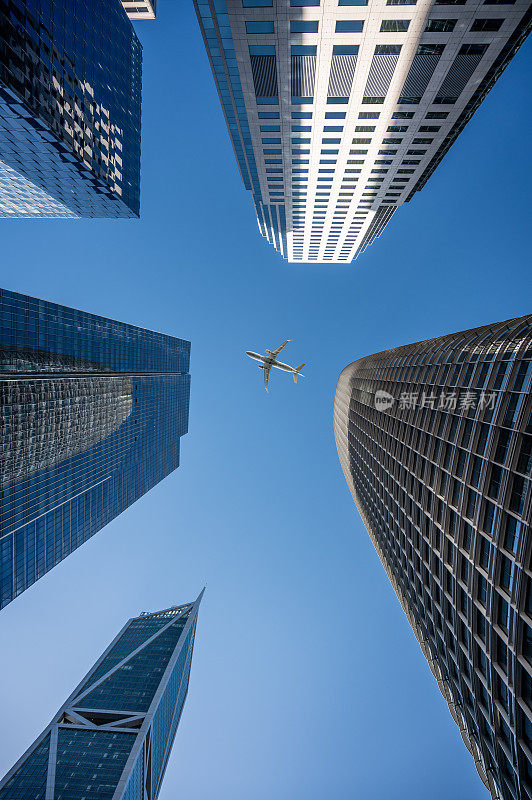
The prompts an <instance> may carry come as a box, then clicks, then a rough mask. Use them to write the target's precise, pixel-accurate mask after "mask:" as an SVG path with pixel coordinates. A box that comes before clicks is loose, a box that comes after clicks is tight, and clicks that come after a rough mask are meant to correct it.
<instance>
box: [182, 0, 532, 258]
mask: <svg viewBox="0 0 532 800" xmlns="http://www.w3.org/2000/svg"><path fill="white" fill-rule="evenodd" d="M194 2H195V5H196V10H197V14H198V19H199V21H200V26H201V30H202V33H203V37H204V41H205V46H206V48H207V52H208V54H209V58H210V62H211V67H212V71H213V74H214V77H215V80H216V84H217V87H218V93H219V95H220V100H221V102H222V106H223V110H224V114H225V118H226V122H227V126H228V128H229V133H230V135H231V139H232V143H233V148H234V151H235V155H236V158H237V161H238V165H239V167H240V173H241V176H242V180H243V182H244V186H245V187H246V189H248V190H249V191H251V193H252V196H253V202H254V205H255V210H256V214H257V220H258V224H259V228H260V231H261V233H262V235H263V236H265V237H266V238H267V239H268V241H269V242H270V244H272V245H273V246H274V247H275V249H276V250H277V251H278V252H279V253H281V255H282V256H283V257H284V258H286V259H288V260H289V261H292V262H294V261H322V262H327V261H331V262H345V261H351V260H352V259H353V258H356V257H357V256H358V255H359V254H360V253H361V252H363V250H364V249H365V248H366V247H367V246H368V245H369V244H371V242H373V240H374V239H375V238H376V237H377V236H378V235H379V234H380V233H381V232H382V230H383V228H384V226H385V225H386V223H387V222H388V221H389V219H390V218H391V217H392V215H393V213H394V211H395V209H396V208H397V207H398V206H400V205H401V204H402V203H404V202H405V201H408V200H410V199H411V198H412V197H413V196H414V193H415V192H417V191H419V190H420V189H421V188H422V187H423V186H424V185H425V183H426V181H427V180H428V178H429V176H430V175H431V174H432V172H433V171H434V169H435V168H436V166H437V165H438V163H439V162H440V161H441V159H442V158H443V156H444V155H445V153H446V152H447V150H448V149H449V147H450V146H451V144H452V143H453V142H454V140H455V139H456V137H457V136H458V134H459V133H460V131H461V130H462V128H463V127H464V126H465V124H466V123H467V121H468V120H469V119H470V117H471V116H472V114H473V113H474V111H475V110H476V109H477V108H478V106H479V105H480V103H481V102H482V100H483V99H484V97H485V96H486V94H487V93H488V92H489V90H490V89H491V87H492V86H493V84H494V83H495V81H496V80H497V78H498V77H499V75H500V74H501V72H502V71H503V70H504V68H505V67H506V66H507V64H508V63H509V61H510V59H511V58H512V57H513V55H514V54H515V53H516V52H517V50H518V49H519V46H520V45H521V43H522V42H523V41H524V39H525V37H526V35H527V33H528V31H529V30H530V26H531V21H532V14H531V12H530V10H527V8H528V5H529V3H528V0H468V2H466V0H432V1H431V0H417V2H416V0H386V2H384V0H381V2H379V3H377V2H376V0H370V3H369V5H368V0H321V2H320V0H194Z"/></svg>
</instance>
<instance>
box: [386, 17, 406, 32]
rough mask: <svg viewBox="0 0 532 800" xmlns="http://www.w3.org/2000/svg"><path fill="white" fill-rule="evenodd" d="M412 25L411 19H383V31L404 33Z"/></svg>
mask: <svg viewBox="0 0 532 800" xmlns="http://www.w3.org/2000/svg"><path fill="white" fill-rule="evenodd" d="M409 25H410V20H409V19H383V20H382V22H381V33H404V32H406V31H407V30H408V26H409Z"/></svg>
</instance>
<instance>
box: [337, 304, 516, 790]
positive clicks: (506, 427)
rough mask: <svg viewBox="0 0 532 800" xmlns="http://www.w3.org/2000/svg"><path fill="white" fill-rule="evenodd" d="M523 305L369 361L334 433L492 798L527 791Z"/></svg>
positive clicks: (342, 390)
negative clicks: (501, 318) (492, 320)
mask: <svg viewBox="0 0 532 800" xmlns="http://www.w3.org/2000/svg"><path fill="white" fill-rule="evenodd" d="M531 357H532V315H530V316H526V317H521V318H519V319H512V320H508V321H507V322H501V323H497V324H493V325H485V326H483V327H481V328H474V329H472V330H469V331H463V332H461V333H456V334H452V335H450V336H442V337H440V338H438V339H431V340H429V341H425V342H418V343H417V344H411V345H406V346H405V347H396V348H394V349H393V350H386V351H384V352H382V353H377V354H376V355H372V356H367V357H366V358H361V359H359V360H358V361H355V362H354V363H353V364H351V365H350V366H348V367H346V369H344V371H343V372H342V374H341V375H340V378H339V380H338V386H337V388H336V396H335V401H334V429H335V435H336V444H337V447H338V454H339V456H340V461H341V464H342V468H343V471H344V474H345V477H346V480H347V483H348V485H349V488H350V490H351V493H352V495H353V498H354V500H355V503H356V504H357V506H358V510H359V512H360V515H361V517H362V520H363V522H364V524H365V526H366V528H367V529H368V533H369V535H370V536H371V539H372V541H373V544H374V545H375V549H376V550H377V553H378V555H379V558H380V559H381V561H382V564H383V566H384V568H385V570H386V572H387V574H388V577H389V579H390V581H391V583H392V585H393V588H394V589H395V592H396V594H397V596H398V598H399V600H400V602H401V605H402V607H403V610H404V612H405V614H406V616H407V617H408V620H409V622H410V624H411V625H412V628H413V629H414V633H415V635H416V637H417V639H418V641H419V644H420V645H421V649H422V651H423V653H424V655H425V656H426V658H427V660H428V662H429V665H430V668H431V670H432V672H433V673H434V675H435V677H436V680H437V681H438V686H439V688H440V690H441V692H442V694H443V696H444V697H445V699H446V700H447V702H448V703H449V708H450V710H451V713H452V715H453V717H454V719H455V720H456V722H457V723H458V725H459V727H460V732H461V734H462V737H463V739H464V742H465V743H466V745H467V747H468V748H469V750H470V751H471V753H472V754H473V757H474V759H475V763H476V766H477V769H478V771H479V773H480V776H481V778H482V780H483V781H484V783H485V784H486V786H487V787H488V788H489V790H490V791H491V794H492V797H493V798H498V799H499V798H504V800H525V798H529V797H530V796H531V792H532V571H531V564H530V559H531V550H532V536H531V533H530V517H531V505H532V496H531V495H532V493H531V490H530V486H531V481H530V480H529V477H530V468H531V465H532V435H531V434H532V393H531V390H530V381H531V378H532V368H531V361H530V359H531Z"/></svg>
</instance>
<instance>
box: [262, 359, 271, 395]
mask: <svg viewBox="0 0 532 800" xmlns="http://www.w3.org/2000/svg"><path fill="white" fill-rule="evenodd" d="M270 370H271V367H270V366H269V365H264V388H265V389H266V391H268V381H269V379H270Z"/></svg>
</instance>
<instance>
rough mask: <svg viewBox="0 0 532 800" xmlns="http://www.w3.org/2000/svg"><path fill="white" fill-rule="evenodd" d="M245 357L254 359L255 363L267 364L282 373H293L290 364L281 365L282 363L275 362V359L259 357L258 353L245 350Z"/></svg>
mask: <svg viewBox="0 0 532 800" xmlns="http://www.w3.org/2000/svg"><path fill="white" fill-rule="evenodd" d="M246 355H247V356H249V357H250V358H253V359H255V361H260V362H261V363H262V364H267V365H268V366H269V367H275V369H282V370H283V371H284V372H294V367H291V366H290V364H283V362H282V361H277V359H275V358H273V357H272V356H261V355H260V354H259V353H254V352H253V351H252V350H246Z"/></svg>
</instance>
